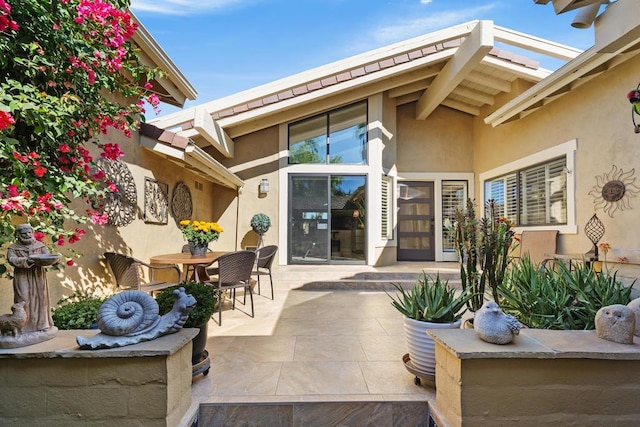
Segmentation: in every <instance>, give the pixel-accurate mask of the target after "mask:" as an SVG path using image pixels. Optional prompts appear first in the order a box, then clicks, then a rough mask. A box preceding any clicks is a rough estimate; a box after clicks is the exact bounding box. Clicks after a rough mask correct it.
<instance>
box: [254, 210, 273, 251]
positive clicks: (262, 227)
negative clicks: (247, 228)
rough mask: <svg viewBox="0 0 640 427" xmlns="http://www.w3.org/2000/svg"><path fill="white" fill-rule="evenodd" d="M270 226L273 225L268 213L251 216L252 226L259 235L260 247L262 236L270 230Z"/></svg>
mask: <svg viewBox="0 0 640 427" xmlns="http://www.w3.org/2000/svg"><path fill="white" fill-rule="evenodd" d="M269 227H271V220H270V219H269V217H268V216H267V215H266V214H263V213H257V214H255V215H254V216H253V217H251V228H252V229H253V231H254V232H255V233H256V234H257V235H258V236H259V239H258V247H260V246H262V238H263V236H264V234H265V233H266V232H267V231H269Z"/></svg>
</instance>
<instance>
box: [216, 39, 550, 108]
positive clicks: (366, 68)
mask: <svg viewBox="0 0 640 427" xmlns="http://www.w3.org/2000/svg"><path fill="white" fill-rule="evenodd" d="M463 41H464V37H461V38H457V39H453V40H449V41H446V42H443V43H436V44H434V45H431V46H426V47H424V48H422V49H418V50H413V51H411V52H405V53H402V54H399V55H397V56H394V57H390V58H384V59H382V60H379V61H374V62H371V63H369V64H365V65H362V66H359V67H356V68H353V69H351V70H348V71H340V72H339V73H336V74H334V75H330V76H325V77H323V78H321V79H318V80H314V81H310V82H308V83H306V84H304V85H302V86H297V87H294V88H289V89H286V90H284V91H282V92H279V93H275V94H272V95H269V96H267V97H264V98H259V99H255V100H252V101H250V102H247V103H243V104H239V105H236V106H233V107H231V108H228V109H225V110H222V111H216V112H212V114H211V117H212V118H213V119H214V120H218V119H223V118H225V117H231V116H234V115H236V114H240V113H244V112H247V111H250V110H255V109H257V108H261V107H264V106H266V105H270V104H275V103H277V102H280V101H283V100H286V99H290V98H294V97H297V96H301V95H305V94H307V93H310V92H314V91H317V90H321V89H324V88H327V87H329V86H333V85H336V84H340V83H344V82H347V81H350V80H355V79H358V78H361V77H364V76H368V75H370V74H374V73H376V72H379V71H382V70H386V69H389V68H392V67H395V66H398V65H400V64H404V63H407V62H411V61H416V60H418V59H421V58H423V57H425V56H429V55H432V54H435V53H438V52H441V51H444V50H447V49H456V48H458V47H460V45H461V44H462V42H463ZM489 55H490V56H492V57H494V58H497V59H500V60H503V61H507V62H511V63H513V64H516V65H520V66H523V67H526V68H530V69H533V70H537V69H538V68H539V65H540V64H539V63H538V62H537V61H533V60H531V59H529V58H526V57H524V56H521V55H516V54H514V53H512V52H508V51H505V50H502V49H499V48H496V47H494V48H493V49H492V50H491V51H490V52H489Z"/></svg>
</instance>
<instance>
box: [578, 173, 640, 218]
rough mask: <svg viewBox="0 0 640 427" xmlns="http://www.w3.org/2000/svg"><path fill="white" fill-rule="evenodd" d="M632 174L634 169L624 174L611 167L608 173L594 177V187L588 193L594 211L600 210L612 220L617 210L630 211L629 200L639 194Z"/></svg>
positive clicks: (639, 189) (639, 190)
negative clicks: (591, 198)
mask: <svg viewBox="0 0 640 427" xmlns="http://www.w3.org/2000/svg"><path fill="white" fill-rule="evenodd" d="M634 174H635V169H631V170H630V171H628V172H625V171H623V170H622V169H619V168H618V167H617V166H615V165H613V166H611V170H609V172H605V173H603V174H602V175H599V176H596V185H594V186H593V188H592V189H591V191H589V195H591V196H592V197H593V203H594V209H596V210H597V209H602V210H603V211H604V212H605V213H606V214H607V215H609V216H610V217H612V218H613V214H614V213H615V212H616V211H618V210H620V211H623V210H625V209H631V200H630V199H631V198H632V197H636V195H637V194H638V193H639V192H640V188H639V187H638V186H637V185H636V184H635V181H636V178H635V177H634V176H633V175H634Z"/></svg>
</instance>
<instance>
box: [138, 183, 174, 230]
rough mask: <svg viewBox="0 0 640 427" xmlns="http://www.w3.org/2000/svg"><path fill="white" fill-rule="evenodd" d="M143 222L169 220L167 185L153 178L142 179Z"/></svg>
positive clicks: (155, 222)
mask: <svg viewBox="0 0 640 427" xmlns="http://www.w3.org/2000/svg"><path fill="white" fill-rule="evenodd" d="M144 222H146V223H147V224H166V223H167V222H169V185H168V184H167V183H165V182H160V181H156V180H155V179H151V178H147V177H145V179H144Z"/></svg>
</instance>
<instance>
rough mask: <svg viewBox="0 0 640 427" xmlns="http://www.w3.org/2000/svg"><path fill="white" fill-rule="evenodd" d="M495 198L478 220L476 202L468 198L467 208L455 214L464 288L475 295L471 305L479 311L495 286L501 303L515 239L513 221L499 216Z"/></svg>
mask: <svg viewBox="0 0 640 427" xmlns="http://www.w3.org/2000/svg"><path fill="white" fill-rule="evenodd" d="M496 211H497V207H496V203H495V201H494V200H489V201H487V203H486V205H485V217H483V218H481V219H476V214H475V208H474V202H473V201H472V200H471V199H467V203H466V209H464V210H456V212H455V214H454V219H455V221H454V225H453V229H454V230H453V231H454V246H455V249H456V252H457V253H458V259H459V262H460V279H461V281H462V288H463V289H465V290H468V291H469V293H470V294H471V295H472V297H471V299H470V300H469V303H468V308H469V310H470V311H472V312H476V311H478V310H479V309H480V307H482V304H483V303H484V300H485V289H486V287H487V286H489V288H490V289H491V295H492V297H493V299H494V301H496V302H498V286H499V284H500V283H502V281H503V280H504V275H505V271H506V269H507V266H508V264H509V254H510V252H511V250H512V249H513V248H512V244H513V242H514V231H513V229H512V224H511V223H510V221H509V220H508V219H507V218H500V217H499V216H498V215H497V212H496Z"/></svg>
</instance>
